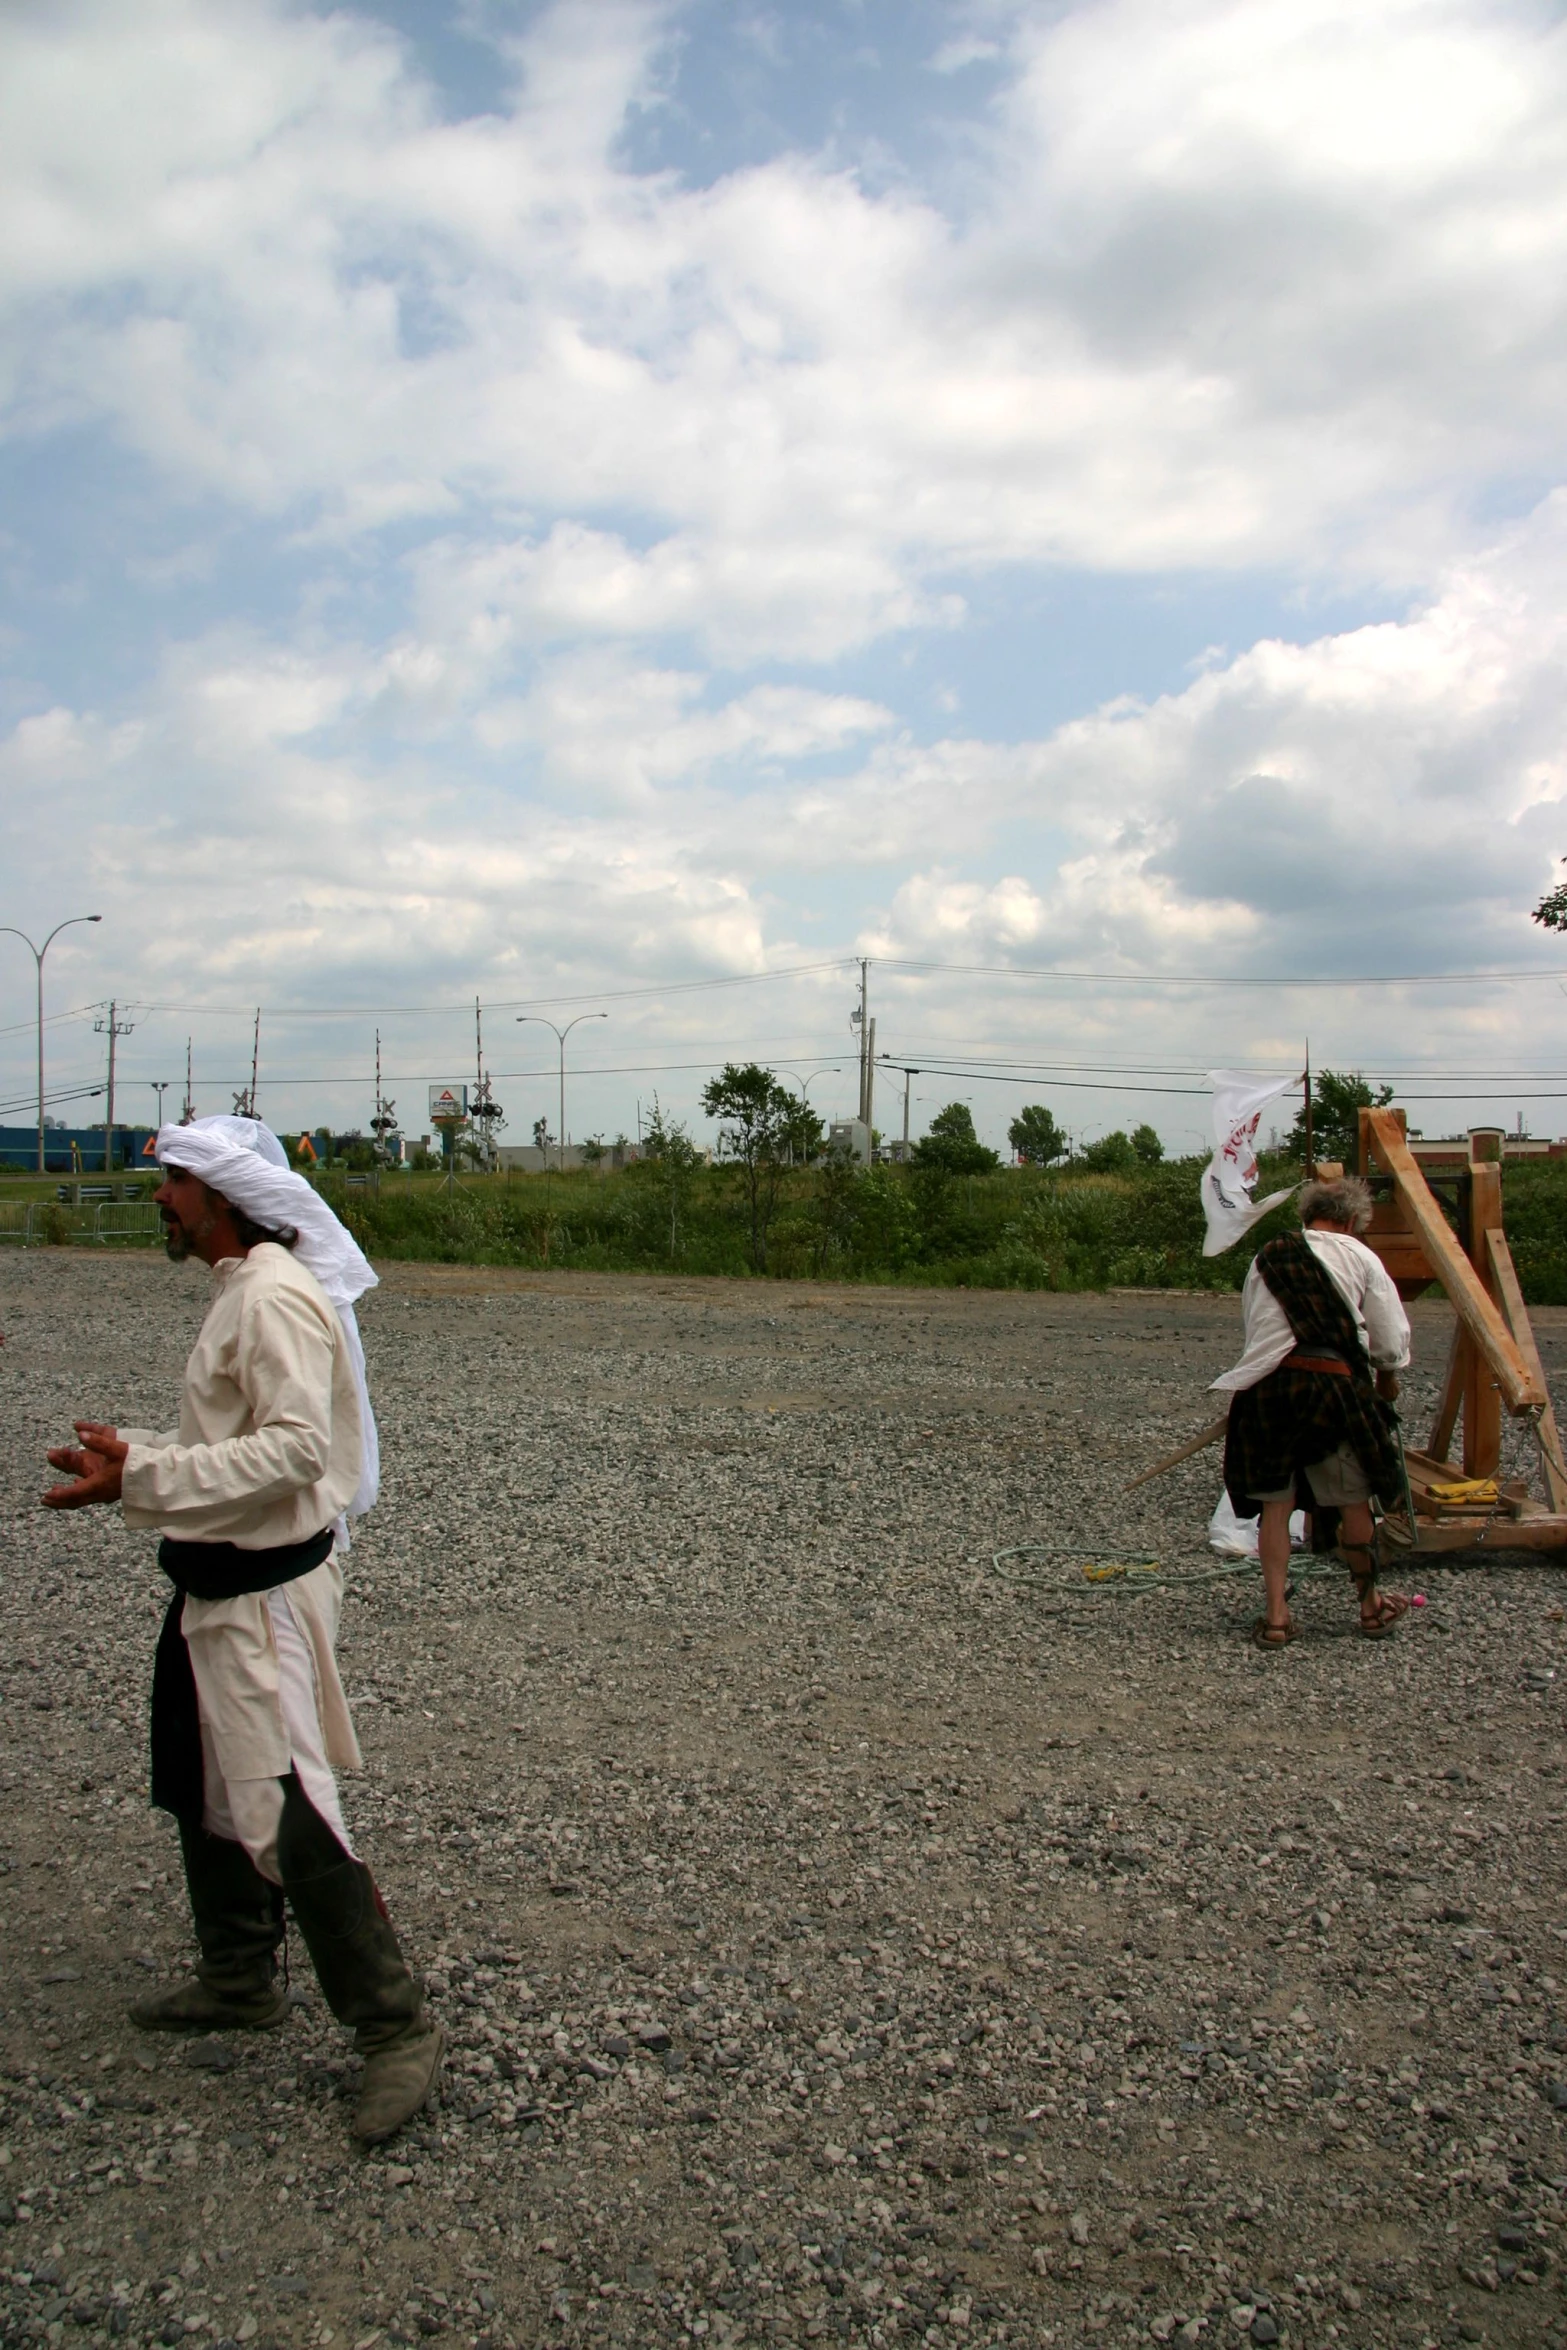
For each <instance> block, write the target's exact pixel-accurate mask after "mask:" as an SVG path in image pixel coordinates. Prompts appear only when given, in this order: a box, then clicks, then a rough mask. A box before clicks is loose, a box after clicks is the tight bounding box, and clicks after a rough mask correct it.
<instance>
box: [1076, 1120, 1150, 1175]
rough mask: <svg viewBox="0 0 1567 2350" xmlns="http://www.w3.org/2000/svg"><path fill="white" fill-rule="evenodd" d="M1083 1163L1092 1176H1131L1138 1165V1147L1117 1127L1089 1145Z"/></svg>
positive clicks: (1084, 1153)
mask: <svg viewBox="0 0 1567 2350" xmlns="http://www.w3.org/2000/svg"><path fill="white" fill-rule="evenodd" d="M1157 1139H1158V1137H1157V1136H1156V1137H1155V1140H1156V1141H1157ZM1082 1163H1083V1165H1084V1166H1085V1167H1086V1168H1087V1169H1088V1171H1089V1173H1090V1174H1091V1175H1130V1174H1131V1173H1132V1172H1133V1170H1134V1169H1135V1167H1136V1166H1137V1164H1138V1157H1137V1145H1136V1144H1135V1143H1134V1142H1133V1141H1132V1138H1131V1136H1130V1135H1129V1134H1124V1133H1123V1132H1122V1131H1121V1129H1120V1128H1119V1127H1117V1128H1116V1129H1115V1131H1114V1133H1112V1134H1101V1135H1100V1137H1099V1140H1098V1141H1097V1142H1091V1143H1090V1144H1089V1145H1088V1148H1087V1149H1086V1150H1085V1151H1084V1152H1083V1154H1082Z"/></svg>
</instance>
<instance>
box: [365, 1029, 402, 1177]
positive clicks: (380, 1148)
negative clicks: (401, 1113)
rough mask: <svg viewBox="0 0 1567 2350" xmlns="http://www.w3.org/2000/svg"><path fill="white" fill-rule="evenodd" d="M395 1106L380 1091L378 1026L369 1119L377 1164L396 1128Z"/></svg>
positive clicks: (379, 1033) (379, 1034) (382, 1157)
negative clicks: (389, 1136) (371, 1109)
mask: <svg viewBox="0 0 1567 2350" xmlns="http://www.w3.org/2000/svg"><path fill="white" fill-rule="evenodd" d="M396 1108H397V1104H396V1103H395V1102H389V1101H388V1100H387V1098H386V1096H385V1094H384V1093H383V1092H382V1091H381V1031H380V1029H379V1028H378V1029H377V1030H376V1032H375V1116H374V1117H373V1118H372V1119H371V1121H370V1131H371V1133H372V1134H373V1135H374V1136H375V1155H376V1160H377V1163H378V1164H379V1162H380V1161H381V1160H383V1159H384V1158H385V1157H386V1138H387V1136H388V1135H389V1134H391V1133H393V1132H394V1131H395V1130H396V1124H397V1121H396V1119H395V1118H394V1116H393V1114H392V1113H393V1112H394V1111H395V1109H396Z"/></svg>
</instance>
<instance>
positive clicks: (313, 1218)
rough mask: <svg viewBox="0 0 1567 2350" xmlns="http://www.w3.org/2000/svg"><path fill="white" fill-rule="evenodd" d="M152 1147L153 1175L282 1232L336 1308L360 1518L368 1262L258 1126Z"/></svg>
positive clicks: (372, 1471) (171, 1138)
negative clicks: (358, 1429) (356, 1422)
mask: <svg viewBox="0 0 1567 2350" xmlns="http://www.w3.org/2000/svg"><path fill="white" fill-rule="evenodd" d="M156 1147H157V1159H158V1164H159V1166H160V1167H182V1168H183V1169H184V1170H185V1172H186V1173H187V1174H190V1175H197V1176H199V1177H200V1178H201V1180H202V1182H203V1183H206V1184H210V1186H211V1188H212V1189H213V1190H214V1191H217V1192H221V1193H222V1195H223V1197H224V1198H225V1199H226V1200H228V1201H229V1202H230V1204H231V1205H232V1206H234V1207H236V1208H238V1209H239V1211H240V1213H241V1214H242V1215H245V1216H248V1217H249V1218H250V1220H251V1222H252V1223H254V1224H264V1225H266V1227H267V1228H268V1230H269V1231H272V1232H278V1231H281V1230H283V1229H284V1228H285V1227H288V1228H291V1229H292V1230H293V1231H295V1232H297V1233H298V1235H299V1240H298V1244H297V1245H296V1247H295V1249H294V1252H293V1253H294V1255H295V1256H296V1257H297V1258H298V1260H299V1262H300V1263H301V1264H302V1265H303V1266H304V1267H305V1268H306V1269H307V1271H309V1272H311V1273H313V1274H314V1275H315V1277H316V1279H317V1280H318V1281H319V1282H320V1284H321V1286H322V1288H323V1289H324V1290H325V1291H326V1293H327V1296H328V1297H329V1298H330V1299H331V1300H332V1303H333V1305H334V1306H336V1308H337V1318H338V1320H339V1321H340V1322H341V1324H342V1325H343V1336H344V1338H345V1339H346V1340H347V1342H348V1359H349V1361H350V1363H351V1364H352V1365H353V1371H354V1383H355V1385H356V1386H357V1387H358V1389H359V1414H360V1419H361V1422H362V1424H363V1430H364V1438H363V1441H364V1454H363V1460H362V1465H361V1467H360V1471H359V1490H358V1492H357V1493H356V1494H355V1495H354V1498H353V1501H352V1502H351V1503H350V1505H349V1511H348V1514H349V1516H350V1517H353V1518H359V1517H363V1515H364V1513H365V1511H366V1510H367V1509H369V1508H370V1507H371V1505H372V1504H373V1502H374V1500H375V1497H376V1495H377V1493H379V1491H380V1489H381V1447H380V1440H379V1438H378V1437H377V1435H376V1427H375V1414H374V1412H373V1411H372V1410H371V1408H370V1389H369V1385H368V1383H367V1381H366V1379H365V1350H364V1348H363V1346H362V1345H361V1344H360V1339H359V1324H358V1322H357V1321H356V1320H355V1318H354V1300H355V1298H356V1297H363V1295H364V1293H365V1291H366V1290H367V1289H374V1288H375V1286H376V1275H375V1273H374V1271H373V1270H372V1269H371V1265H370V1260H369V1259H368V1257H367V1256H366V1255H365V1253H364V1251H363V1249H362V1248H361V1247H360V1246H359V1243H358V1241H357V1240H355V1238H354V1236H353V1234H352V1233H351V1232H350V1231H349V1230H348V1227H347V1226H346V1225H345V1224H343V1223H340V1222H339V1220H338V1218H337V1217H336V1216H334V1215H333V1213H332V1211H331V1209H330V1208H329V1207H328V1206H327V1204H326V1201H325V1200H324V1199H323V1198H322V1197H321V1195H320V1193H319V1192H318V1191H316V1190H314V1189H313V1188H312V1187H311V1185H310V1184H308V1183H307V1182H306V1181H305V1178H304V1177H303V1175H296V1174H295V1172H294V1170H293V1168H292V1167H291V1166H290V1165H289V1163H288V1154H287V1152H286V1151H285V1150H284V1148H283V1145H282V1144H281V1143H280V1142H279V1140H278V1138H277V1136H276V1135H275V1134H274V1133H273V1132H272V1129H271V1128H270V1127H269V1126H263V1125H262V1123H261V1121H260V1119H259V1118H193V1119H192V1120H191V1122H190V1124H189V1125H188V1126H160V1127H159V1129H158V1141H157V1146H156ZM345 1539H346V1529H345Z"/></svg>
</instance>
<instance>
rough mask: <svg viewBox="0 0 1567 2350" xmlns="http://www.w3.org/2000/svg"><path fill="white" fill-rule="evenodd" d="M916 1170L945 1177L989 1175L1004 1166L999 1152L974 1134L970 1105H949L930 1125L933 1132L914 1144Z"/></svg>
mask: <svg viewBox="0 0 1567 2350" xmlns="http://www.w3.org/2000/svg"><path fill="white" fill-rule="evenodd" d="M911 1155H912V1157H913V1160H914V1164H915V1165H916V1167H934V1168H936V1169H938V1170H939V1172H940V1173H941V1174H943V1175H988V1174H989V1173H990V1170H991V1169H992V1167H999V1166H1000V1164H1001V1159H1000V1155H999V1153H998V1152H996V1151H993V1150H990V1149H988V1148H987V1147H986V1145H985V1144H984V1143H982V1142H981V1141H980V1139H979V1136H978V1135H977V1134H976V1133H975V1131H974V1113H973V1111H972V1110H971V1109H970V1108H969V1106H968V1103H967V1102H948V1104H947V1106H946V1108H945V1109H944V1110H938V1111H937V1112H936V1115H935V1117H934V1118H932V1120H931V1122H930V1131H929V1133H928V1134H924V1135H922V1136H921V1138H920V1140H919V1141H918V1142H917V1143H916V1144H915V1145H914V1149H913V1152H912V1154H911Z"/></svg>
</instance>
